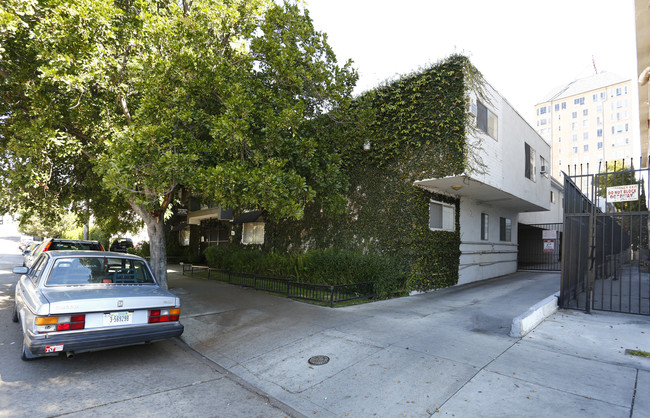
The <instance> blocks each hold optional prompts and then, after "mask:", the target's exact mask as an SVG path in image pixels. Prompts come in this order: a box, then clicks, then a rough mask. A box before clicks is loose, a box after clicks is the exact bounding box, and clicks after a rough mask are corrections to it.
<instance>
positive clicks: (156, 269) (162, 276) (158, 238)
mask: <svg viewBox="0 0 650 418" xmlns="http://www.w3.org/2000/svg"><path fill="white" fill-rule="evenodd" d="M129 203H131V202H129ZM131 207H132V208H133V209H134V210H135V212H136V213H137V214H138V215H140V217H141V218H142V220H143V221H144V223H145V225H146V226H147V234H148V235H149V248H150V254H151V261H150V262H149V264H150V265H151V268H152V269H153V274H154V275H155V276H156V279H157V280H158V284H160V286H161V287H162V288H164V289H168V288H169V285H168V283H167V243H166V239H165V222H164V217H163V216H164V215H162V214H161V215H157V216H156V215H154V214H152V213H151V212H148V211H146V210H143V209H142V208H141V207H140V206H138V205H136V204H134V203H131ZM162 213H164V211H162Z"/></svg>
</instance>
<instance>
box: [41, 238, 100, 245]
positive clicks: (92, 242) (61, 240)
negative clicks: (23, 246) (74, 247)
mask: <svg viewBox="0 0 650 418" xmlns="http://www.w3.org/2000/svg"><path fill="white" fill-rule="evenodd" d="M49 241H56V242H81V243H84V244H98V243H99V241H96V240H87V239H64V238H50V239H49Z"/></svg>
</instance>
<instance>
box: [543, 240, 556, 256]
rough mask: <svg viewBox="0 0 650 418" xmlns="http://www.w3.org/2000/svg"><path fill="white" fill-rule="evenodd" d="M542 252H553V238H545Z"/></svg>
mask: <svg viewBox="0 0 650 418" xmlns="http://www.w3.org/2000/svg"><path fill="white" fill-rule="evenodd" d="M544 252H545V253H553V252H555V240H553V239H545V240H544Z"/></svg>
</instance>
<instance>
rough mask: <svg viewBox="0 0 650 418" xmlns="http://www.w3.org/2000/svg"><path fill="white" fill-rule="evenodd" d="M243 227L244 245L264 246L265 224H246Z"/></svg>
mask: <svg viewBox="0 0 650 418" xmlns="http://www.w3.org/2000/svg"><path fill="white" fill-rule="evenodd" d="M242 225H243V230H242V237H241V242H242V244H245V245H249V244H264V222H246V223H244V224H242Z"/></svg>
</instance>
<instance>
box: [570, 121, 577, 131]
mask: <svg viewBox="0 0 650 418" xmlns="http://www.w3.org/2000/svg"><path fill="white" fill-rule="evenodd" d="M577 127H578V124H576V123H575V122H571V130H572V131H575V130H576V128H577Z"/></svg>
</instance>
